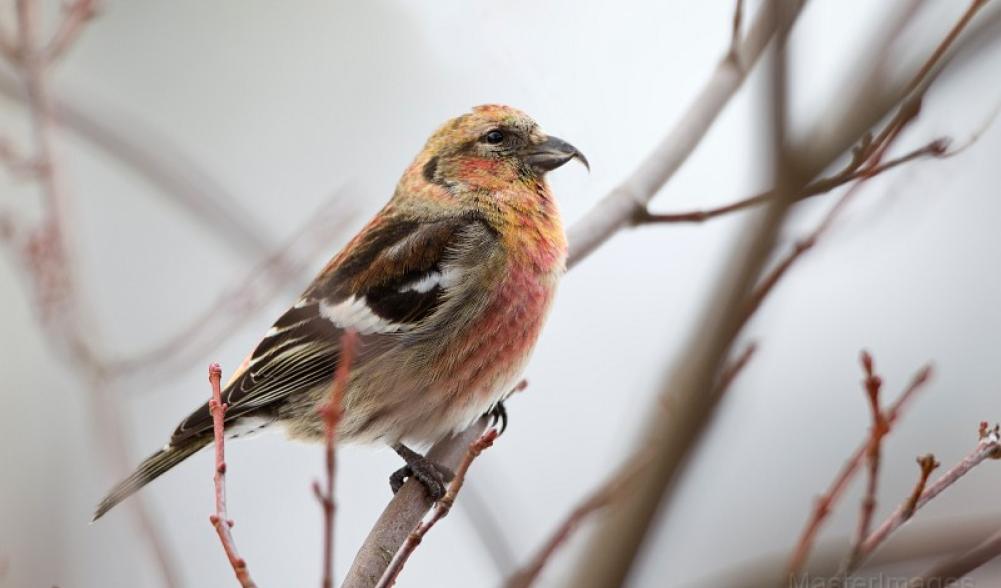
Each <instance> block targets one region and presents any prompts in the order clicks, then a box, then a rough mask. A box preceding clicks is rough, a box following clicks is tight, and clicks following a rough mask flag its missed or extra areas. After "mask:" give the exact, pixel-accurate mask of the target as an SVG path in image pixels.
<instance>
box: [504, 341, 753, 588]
mask: <svg viewBox="0 0 1001 588" xmlns="http://www.w3.org/2000/svg"><path fill="white" fill-rule="evenodd" d="M756 349H757V346H756V345H755V344H754V343H750V344H748V345H747V347H746V348H745V349H744V351H743V352H741V353H740V355H738V356H737V357H736V358H735V359H733V361H732V362H731V363H730V364H729V365H728V366H727V367H726V368H724V370H723V372H722V373H721V374H720V377H719V381H718V382H717V386H718V387H719V388H720V389H721V390H722V391H726V390H727V389H728V388H729V387H730V386H731V385H732V384H733V382H734V380H736V379H737V376H738V375H740V373H741V372H742V371H743V370H744V368H745V367H747V364H748V363H749V362H750V361H751V357H752V356H753V355H754V352H755V351H756ZM648 463H649V457H648V458H647V459H640V460H636V461H635V462H633V463H632V465H631V466H630V469H629V470H627V471H625V472H623V473H622V474H619V475H615V476H614V477H612V478H611V479H609V480H607V481H606V482H605V483H604V484H602V485H601V486H599V487H598V488H597V489H595V490H594V491H593V492H592V493H591V494H590V495H588V497H587V498H585V499H584V501H582V502H581V503H579V504H578V505H577V506H576V507H575V508H574V509H573V510H572V511H571V512H570V514H569V515H568V516H567V517H566V518H565V519H564V520H563V522H562V523H560V524H559V526H557V527H556V530H555V531H553V533H552V534H551V535H550V537H549V540H547V541H546V543H545V544H543V546H542V548H541V549H539V550H538V551H537V552H536V553H535V555H534V556H532V559H531V560H530V561H529V563H528V564H526V565H525V566H524V567H522V568H521V569H519V570H518V571H517V572H515V573H514V574H512V575H511V577H510V578H509V579H508V580H507V582H506V583H505V587H506V588H529V586H532V585H533V584H534V583H535V582H536V580H538V579H539V574H541V573H542V569H543V568H544V567H545V566H546V564H548V563H549V561H550V560H551V559H552V557H553V555H554V554H555V553H556V552H557V551H558V550H559V548H560V547H562V546H563V545H564V544H565V543H566V542H567V540H568V539H569V538H570V536H571V535H573V533H574V531H576V530H577V529H578V528H579V527H580V525H581V524H582V523H583V522H584V521H585V520H586V519H588V518H589V517H591V516H593V515H594V514H595V513H597V512H598V511H600V510H601V509H603V508H605V507H606V506H608V505H609V504H610V503H611V502H612V501H613V500H618V499H621V497H622V495H624V494H625V493H626V491H627V490H628V489H629V486H630V485H631V484H632V483H633V481H634V480H635V478H636V476H637V475H638V474H639V473H640V472H641V471H642V470H643V468H645V467H647V465H648Z"/></svg>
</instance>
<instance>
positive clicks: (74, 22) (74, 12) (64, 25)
mask: <svg viewBox="0 0 1001 588" xmlns="http://www.w3.org/2000/svg"><path fill="white" fill-rule="evenodd" d="M96 14H97V1H96V0H74V2H73V3H72V4H69V5H67V6H64V7H63V18H62V21H61V22H60V23H59V28H58V29H57V30H56V33H55V35H53V37H52V40H51V41H49V44H48V46H46V48H45V61H47V62H48V63H49V64H52V63H55V62H56V61H58V60H59V59H61V58H62V57H63V55H65V54H66V51H68V50H69V48H70V47H71V46H72V45H73V43H74V42H75V41H76V40H77V38H78V37H79V36H80V33H81V32H82V31H83V25H84V24H86V22H87V21H88V20H90V19H92V18H94V16H95V15H96Z"/></svg>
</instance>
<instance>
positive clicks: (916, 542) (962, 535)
mask: <svg viewBox="0 0 1001 588" xmlns="http://www.w3.org/2000/svg"><path fill="white" fill-rule="evenodd" d="M999 526H1001V517H999V516H998V515H997V514H996V513H991V514H979V515H976V516H968V517H946V518H944V519H941V520H934V519H932V520H924V521H923V520H920V519H919V520H913V521H911V522H910V523H909V524H907V525H905V526H904V527H902V528H901V529H900V530H899V531H898V532H896V533H894V534H893V537H892V539H891V540H890V541H887V542H886V543H885V544H884V545H883V547H882V548H881V549H879V550H878V551H877V552H876V553H874V554H873V555H872V557H871V558H869V560H868V561H867V562H866V566H865V568H864V571H868V570H878V569H881V568H885V567H888V566H895V567H897V569H899V567H898V566H899V565H900V564H904V563H909V562H916V561H924V560H927V559H929V558H937V557H945V556H948V555H950V554H954V553H956V552H957V551H960V552H962V551H966V550H969V549H972V548H974V547H975V546H976V545H977V544H978V543H980V542H981V540H982V538H983V537H985V536H986V535H989V534H990V533H991V532H993V531H995V530H997V529H998V527H999ZM850 542H851V537H849V536H836V537H829V538H826V539H822V540H819V541H817V543H816V547H815V549H814V550H813V553H812V554H811V556H810V566H809V567H808V568H805V569H804V570H803V574H805V576H804V577H809V578H810V579H813V580H815V581H817V582H818V585H820V584H819V583H820V582H821V581H823V582H825V583H824V584H823V585H824V586H828V585H829V583H827V582H826V579H827V578H830V577H832V576H833V575H835V574H836V573H837V570H838V566H839V565H840V564H841V563H842V562H843V561H844V555H845V545H847V544H848V543H850ZM787 559H788V554H787V553H772V554H768V555H763V556H760V557H755V558H753V559H751V560H746V561H743V562H740V563H737V564H732V565H729V566H726V567H724V568H723V569H718V570H710V571H708V572H707V573H706V575H704V576H702V577H700V578H698V579H696V580H693V581H692V582H689V583H686V584H685V587H686V588H697V587H704V586H783V587H785V588H788V587H789V586H790V584H789V581H788V578H787V577H786V576H784V571H783V570H784V564H785V561H786V560H787ZM862 573H863V572H860V575H861V574H862ZM848 585H850V584H848ZM932 586H935V585H934V584H931V585H928V586H922V587H920V588H931V587H932ZM915 588H917V587H915Z"/></svg>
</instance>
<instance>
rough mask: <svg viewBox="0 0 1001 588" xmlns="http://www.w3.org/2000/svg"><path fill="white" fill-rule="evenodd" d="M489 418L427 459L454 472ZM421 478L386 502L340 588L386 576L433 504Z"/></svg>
mask: <svg viewBox="0 0 1001 588" xmlns="http://www.w3.org/2000/svg"><path fill="white" fill-rule="evenodd" d="M486 429H487V419H486V418H481V419H479V420H478V421H476V422H475V423H474V424H473V425H472V426H470V427H469V428H468V429H466V430H465V431H463V432H461V433H459V434H457V435H455V436H453V437H449V438H448V439H444V440H442V441H439V442H438V443H435V444H434V446H433V447H432V448H431V450H430V451H429V452H428V454H427V458H428V459H430V460H432V461H433V462H435V463H437V464H441V465H442V466H445V467H447V468H449V469H451V470H453V471H455V470H456V469H457V468H458V467H459V465H460V463H461V461H462V459H463V458H464V456H465V455H466V453H467V451H468V448H469V446H470V445H471V444H472V443H475V442H476V440H477V439H479V438H480V436H481V435H482V434H483V433H484V431H486ZM433 504H434V503H433V502H432V501H431V498H430V497H428V494H427V491H426V490H425V489H424V486H423V485H422V484H421V482H420V481H419V480H415V479H413V478H411V479H408V480H407V482H406V483H405V484H404V485H403V487H402V488H400V490H399V491H398V492H397V493H396V495H395V496H393V498H392V500H390V501H389V504H388V505H386V508H385V510H383V511H382V515H380V516H379V519H378V520H377V521H376V522H375V525H374V526H373V527H372V530H371V531H369V533H368V537H366V538H365V542H364V543H363V544H362V546H361V548H360V549H359V550H358V553H357V554H356V555H355V559H354V561H353V562H352V563H351V569H349V570H348V574H347V576H346V577H345V578H344V583H343V584H342V585H341V588H372V587H373V586H375V585H376V583H377V582H378V581H379V579H380V578H381V577H382V576H383V573H384V572H385V570H386V568H387V566H388V565H389V563H390V560H391V558H392V554H395V553H396V552H397V551H398V550H399V549H400V546H401V545H403V542H404V541H405V540H406V539H407V537H408V536H409V535H410V532H411V531H413V530H414V529H415V528H416V527H417V525H418V524H419V523H420V522H421V520H422V519H423V518H424V515H425V514H427V512H428V511H429V510H431V507H432V506H433Z"/></svg>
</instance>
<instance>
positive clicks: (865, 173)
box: [635, 138, 975, 225]
mask: <svg viewBox="0 0 1001 588" xmlns="http://www.w3.org/2000/svg"><path fill="white" fill-rule="evenodd" d="M974 140H975V138H974ZM947 146H948V140H947V139H936V140H934V141H932V142H930V143H928V144H926V145H924V146H922V147H919V148H918V149H915V150H913V151H911V152H909V153H907V154H905V155H902V156H900V157H896V158H893V159H891V160H890V161H887V162H886V163H882V164H878V165H874V166H872V167H870V168H866V169H862V164H863V163H865V162H864V161H855V160H854V159H853V161H852V162H850V163H849V164H848V166H847V167H845V169H844V170H842V171H841V172H839V173H837V174H835V175H833V176H830V177H827V178H823V179H820V180H817V181H815V182H811V183H810V184H809V185H807V186H806V188H804V189H803V191H802V192H801V193H800V194H799V195H798V196H797V198H796V200H797V202H798V201H801V200H806V199H807V198H810V197H812V196H818V195H820V194H826V193H828V192H830V191H831V190H834V189H836V188H839V187H841V186H844V185H845V184H848V183H851V182H853V181H855V180H858V179H861V178H863V177H868V178H872V177H875V176H878V175H880V174H882V173H883V172H886V171H889V170H891V169H893V168H895V167H897V166H899V165H903V164H905V163H910V162H912V161H914V160H916V159H921V158H924V157H951V156H953V155H955V154H956V153H957V152H958V150H956V151H949V150H948V149H947ZM967 146H968V145H964V146H963V147H962V149H965V148H966V147H967ZM774 196H775V191H774V190H767V191H765V192H761V193H760V194H757V195H755V196H750V197H748V198H744V199H743V200H738V201H736V202H732V203H730V204H726V205H723V206H719V207H717V208H710V209H706V210H693V211H689V212H674V213H652V212H649V211H647V210H644V211H643V212H641V213H639V215H638V216H637V217H636V220H635V222H636V224H639V225H642V224H660V223H693V222H694V223H700V222H704V221H707V220H711V219H714V218H716V217H719V216H723V215H726V214H730V213H733V212H740V211H742V210H747V209H749V208H753V207H755V206H759V205H761V204H765V203H767V202H768V201H769V200H771V199H772V198H773V197H774Z"/></svg>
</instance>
